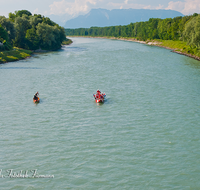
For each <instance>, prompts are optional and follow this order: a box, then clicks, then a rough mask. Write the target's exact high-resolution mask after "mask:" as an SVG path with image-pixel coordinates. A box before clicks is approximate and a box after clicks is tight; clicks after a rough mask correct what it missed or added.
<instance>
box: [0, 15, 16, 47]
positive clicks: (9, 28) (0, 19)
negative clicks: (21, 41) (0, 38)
mask: <svg viewBox="0 0 200 190" xmlns="http://www.w3.org/2000/svg"><path fill="white" fill-rule="evenodd" d="M0 24H1V26H2V27H3V28H4V29H5V30H6V32H7V33H8V41H9V43H11V44H12V42H13V40H14V39H15V28H14V24H13V23H12V22H11V21H10V20H9V19H7V18H6V17H4V16H0Z"/></svg>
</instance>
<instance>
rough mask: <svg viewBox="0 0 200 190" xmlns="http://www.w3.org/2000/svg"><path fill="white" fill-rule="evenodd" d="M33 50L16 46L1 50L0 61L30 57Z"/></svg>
mask: <svg viewBox="0 0 200 190" xmlns="http://www.w3.org/2000/svg"><path fill="white" fill-rule="evenodd" d="M31 54H32V51H29V50H24V49H19V48H16V47H15V49H13V50H10V51H3V52H1V51H0V63H5V62H8V61H17V60H20V59H24V58H26V57H29V56H30V55H31Z"/></svg>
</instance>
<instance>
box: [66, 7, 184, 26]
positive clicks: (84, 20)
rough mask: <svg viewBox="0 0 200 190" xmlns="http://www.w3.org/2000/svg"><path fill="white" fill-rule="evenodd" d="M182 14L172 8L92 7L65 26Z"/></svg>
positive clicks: (104, 23)
mask: <svg viewBox="0 0 200 190" xmlns="http://www.w3.org/2000/svg"><path fill="white" fill-rule="evenodd" d="M177 16H184V15H183V14H182V13H180V12H178V11H173V10H161V9H160V10H149V9H113V10H106V9H92V10H91V11H90V12H89V13H88V14H86V15H80V16H78V17H76V18H73V19H71V20H68V21H67V22H66V23H65V25H64V27H65V28H71V29H73V28H90V27H92V26H98V27H105V26H116V25H128V24H130V23H131V22H132V23H135V22H141V21H148V20H149V18H161V19H165V18H174V17H177Z"/></svg>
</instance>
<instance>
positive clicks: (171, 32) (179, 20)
mask: <svg viewBox="0 0 200 190" xmlns="http://www.w3.org/2000/svg"><path fill="white" fill-rule="evenodd" d="M65 32H66V35H67V36H93V37H95V36H99V37H103V36H107V37H131V38H135V39H137V40H142V41H146V40H153V39H161V40H181V41H186V42H187V43H188V45H190V46H191V47H193V48H200V14H197V13H194V14H193V15H189V16H184V17H181V16H180V17H175V18H166V19H159V18H150V19H149V21H146V22H136V23H130V24H129V25H125V26H121V25H120V26H110V27H91V28H79V29H65Z"/></svg>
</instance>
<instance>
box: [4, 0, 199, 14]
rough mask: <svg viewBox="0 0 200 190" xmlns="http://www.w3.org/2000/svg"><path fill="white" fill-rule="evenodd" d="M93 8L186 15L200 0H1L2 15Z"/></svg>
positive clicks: (82, 12)
mask: <svg viewBox="0 0 200 190" xmlns="http://www.w3.org/2000/svg"><path fill="white" fill-rule="evenodd" d="M92 8H104V9H109V10H112V9H128V8H133V9H171V10H176V11H179V12H181V13H183V14H184V15H189V14H193V13H200V0H151V1H150V0H31V1H30V0H0V15H4V16H6V17H8V13H9V12H13V13H14V11H16V10H24V9H25V10H28V11H30V12H31V13H32V14H42V15H44V16H48V15H51V14H54V15H62V14H67V15H68V17H75V16H78V15H80V14H86V13H88V12H89V11H90V10H91V9H92Z"/></svg>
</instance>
